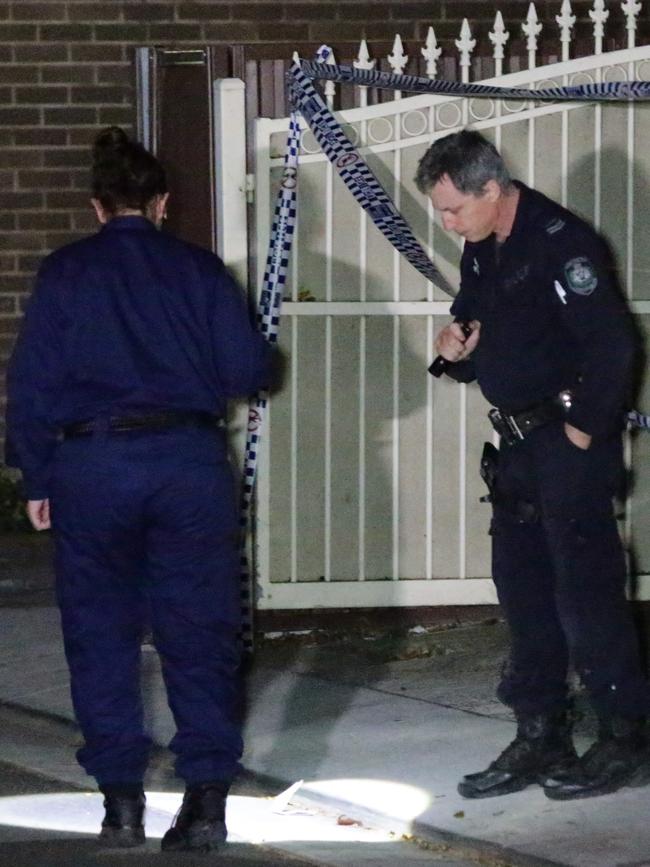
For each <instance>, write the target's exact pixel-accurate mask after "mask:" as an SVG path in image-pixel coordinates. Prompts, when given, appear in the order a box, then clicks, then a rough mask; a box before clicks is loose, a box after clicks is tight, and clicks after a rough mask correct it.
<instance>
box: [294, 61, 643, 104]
mask: <svg viewBox="0 0 650 867" xmlns="http://www.w3.org/2000/svg"><path fill="white" fill-rule="evenodd" d="M300 68H301V70H302V72H303V73H304V74H305V75H306V76H307V77H308V78H311V79H321V80H327V81H338V82H341V83H344V84H357V85H360V86H362V87H377V88H380V89H385V90H400V91H402V92H407V93H432V94H438V95H440V96H472V97H478V98H481V97H484V98H486V99H490V98H492V99H494V98H496V99H525V100H533V101H535V102H537V101H545V102H546V101H549V100H553V101H555V100H557V101H566V100H577V101H579V102H585V101H588V102H594V101H598V102H600V101H610V102H630V101H635V100H648V99H650V81H604V82H594V83H590V84H576V85H567V86H560V85H558V86H557V87H541V88H528V87H500V86H499V85H494V84H470V83H469V82H460V81H444V80H442V79H438V78H434V79H430V78H422V77H421V76H418V75H398V74H397V73H394V72H382V71H381V70H378V69H355V67H353V66H345V65H336V64H329V63H322V62H319V61H312V60H303V59H301V60H300Z"/></svg>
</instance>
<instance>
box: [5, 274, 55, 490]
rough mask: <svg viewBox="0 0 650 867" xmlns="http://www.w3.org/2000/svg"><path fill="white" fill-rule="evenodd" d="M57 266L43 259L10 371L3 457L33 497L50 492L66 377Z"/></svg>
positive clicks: (8, 373)
mask: <svg viewBox="0 0 650 867" xmlns="http://www.w3.org/2000/svg"><path fill="white" fill-rule="evenodd" d="M59 295H60V280H59V275H58V267H57V265H56V264H55V263H54V262H53V261H52V260H51V259H50V260H47V259H46V260H45V262H44V263H43V265H42V267H41V269H40V271H39V273H38V275H37V279H36V285H35V288H34V292H33V294H32V296H31V298H30V300H29V303H28V306H27V311H26V313H25V316H24V318H23V321H22V324H21V328H20V331H19V334H18V338H17V341H16V345H15V347H14V351H13V353H12V356H11V358H10V361H9V365H8V369H7V415H6V427H7V436H6V444H5V461H6V463H7V465H8V466H12V467H17V468H18V469H20V470H21V472H22V476H23V490H24V494H25V496H26V497H27V499H29V500H41V499H45V498H46V497H48V496H49V482H50V472H51V463H52V457H53V452H54V448H55V446H56V443H57V429H56V426H55V424H53V422H52V410H53V408H54V407H56V405H57V403H58V401H59V399H60V395H61V392H62V388H63V380H64V375H65V365H64V353H63V321H62V311H61V305H60V297H58V296H59Z"/></svg>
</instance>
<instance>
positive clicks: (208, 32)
mask: <svg viewBox="0 0 650 867" xmlns="http://www.w3.org/2000/svg"><path fill="white" fill-rule="evenodd" d="M277 35H278V33H277V29H276V33H275V36H277ZM203 37H204V39H205V40H206V42H227V43H230V42H257V41H258V35H257V28H256V26H255V24H252V23H249V24H240V23H238V22H235V21H224V22H223V24H206V25H205V26H204V28H203ZM273 41H274V42H275V41H276V40H275V39H274V40H273Z"/></svg>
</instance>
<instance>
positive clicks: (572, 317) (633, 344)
mask: <svg viewBox="0 0 650 867" xmlns="http://www.w3.org/2000/svg"><path fill="white" fill-rule="evenodd" d="M562 234H563V235H564V236H565V237H563V238H561V239H558V241H559V244H558V250H557V253H559V254H560V257H559V260H557V261H558V266H557V272H556V275H555V281H554V288H555V292H556V295H557V303H558V304H559V305H560V308H561V317H562V320H563V323H564V325H565V326H566V328H567V331H568V332H569V333H570V335H571V337H572V338H573V339H574V340H575V341H576V344H577V347H578V374H579V381H578V382H577V384H575V385H574V387H573V389H572V390H573V402H572V406H571V409H570V411H569V413H568V417H567V421H568V422H569V424H572V425H573V426H574V427H577V428H579V429H580V430H582V431H584V432H585V433H588V434H590V435H591V436H593V437H603V436H607V435H608V434H609V433H611V432H613V431H614V430H616V429H617V428H620V424H621V421H620V417H621V413H622V410H623V407H624V403H625V399H626V396H627V392H628V388H629V383H630V376H631V372H632V366H633V362H634V357H635V354H636V351H637V349H638V343H637V336H636V330H635V328H634V325H633V322H632V318H631V315H630V312H629V310H628V308H627V305H626V304H625V301H624V299H623V296H622V294H621V293H620V291H619V288H618V286H617V284H616V278H615V274H614V272H613V269H612V268H611V266H610V263H609V257H608V253H607V248H606V246H605V243H604V242H603V241H602V240H601V239H600V238H599V237H598V236H597V235H596V234H595V233H593V232H591V231H590V230H588V229H587V227H584V228H583V227H582V226H578V227H577V228H573V227H572V228H571V229H569V227H567V229H566V230H565V231H564V232H563V233H562Z"/></svg>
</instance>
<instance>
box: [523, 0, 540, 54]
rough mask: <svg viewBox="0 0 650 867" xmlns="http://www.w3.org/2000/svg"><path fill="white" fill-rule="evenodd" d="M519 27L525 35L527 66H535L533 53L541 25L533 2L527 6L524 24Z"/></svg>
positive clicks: (535, 51)
mask: <svg viewBox="0 0 650 867" xmlns="http://www.w3.org/2000/svg"><path fill="white" fill-rule="evenodd" d="M521 29H522V30H523V31H524V34H525V36H526V48H527V50H528V68H529V69H534V68H535V63H536V61H535V55H536V53H537V37H538V36H539V34H540V33H541V32H542V25H541V22H540V21H539V19H538V17H537V9H535V4H534V3H531V4H530V6H529V7H528V15H527V16H526V22H525V24H522V25H521Z"/></svg>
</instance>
